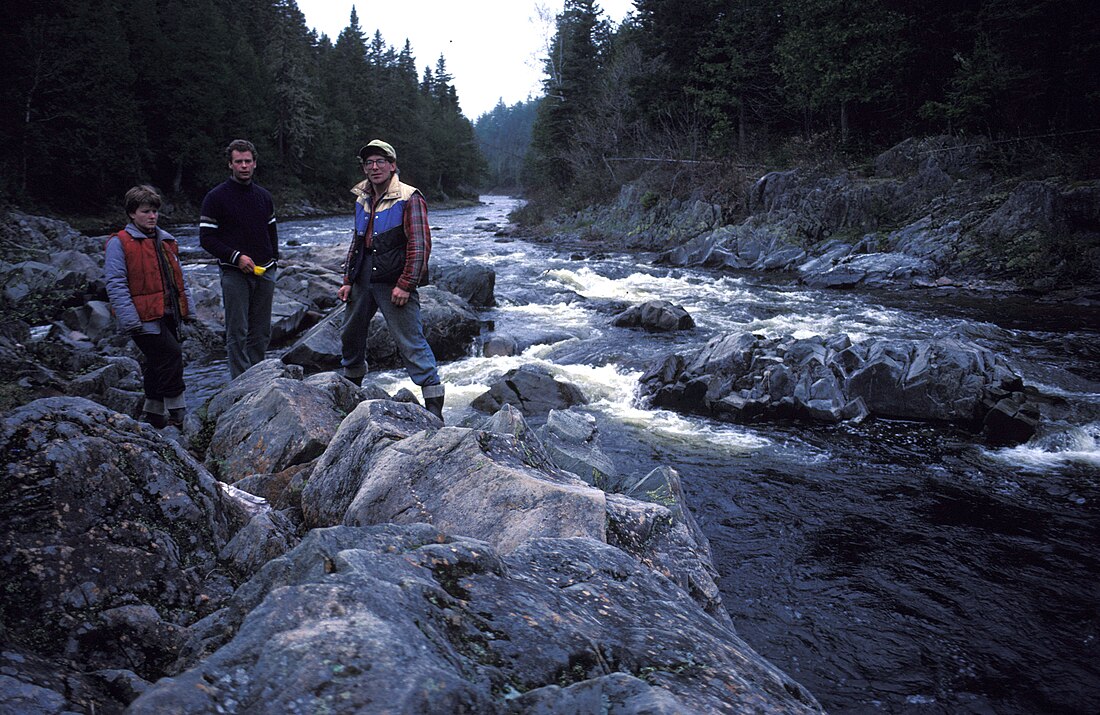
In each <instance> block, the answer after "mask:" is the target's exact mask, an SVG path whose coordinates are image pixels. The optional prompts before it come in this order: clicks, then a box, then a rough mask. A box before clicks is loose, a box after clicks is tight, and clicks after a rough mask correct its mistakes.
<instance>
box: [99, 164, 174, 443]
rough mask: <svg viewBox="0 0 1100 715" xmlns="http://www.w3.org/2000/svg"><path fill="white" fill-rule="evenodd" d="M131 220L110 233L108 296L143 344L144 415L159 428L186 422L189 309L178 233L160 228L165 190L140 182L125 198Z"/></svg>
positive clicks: (125, 325)
mask: <svg viewBox="0 0 1100 715" xmlns="http://www.w3.org/2000/svg"><path fill="white" fill-rule="evenodd" d="M124 204H125V208H126V214H127V216H129V218H130V222H129V223H128V224H127V225H126V228H124V229H122V230H121V231H119V232H118V233H115V234H112V235H111V237H110V238H108V239H107V246H106V250H107V257H106V262H105V266H104V272H105V273H106V281H107V297H108V298H109V299H110V301H111V308H112V310H113V311H114V314H115V318H116V319H117V320H118V324H119V327H120V328H121V329H122V330H123V331H124V332H125V333H126V334H127V335H129V336H130V337H131V338H133V340H134V343H135V344H136V345H137V347H138V349H139V350H141V353H142V355H144V356H145V360H144V362H143V363H142V366H141V373H142V379H143V382H144V384H145V405H144V412H143V416H142V419H143V420H144V421H146V422H148V423H149V424H151V425H152V426H153V427H156V428H157V429H162V428H164V427H167V426H168V425H169V424H172V425H175V426H177V427H179V426H182V424H183V417H184V412H185V405H184V399H183V391H184V384H183V351H182V350H181V349H180V326H181V324H182V323H183V320H184V319H185V318H187V317H188V315H189V314H190V305H191V295H190V293H189V291H188V290H187V285H186V283H184V280H183V268H182V266H181V265H180V260H179V247H178V246H177V245H176V239H175V238H173V237H172V235H171V234H169V233H168V232H167V231H165V230H164V229H160V228H157V219H158V218H159V215H160V205H161V199H160V195H159V194H158V193H157V192H156V190H155V189H154V188H153V187H151V186H146V185H142V186H135V187H133V188H132V189H130V190H129V191H127V192H126V198H125V201H124Z"/></svg>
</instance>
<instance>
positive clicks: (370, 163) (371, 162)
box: [359, 159, 390, 167]
mask: <svg viewBox="0 0 1100 715" xmlns="http://www.w3.org/2000/svg"><path fill="white" fill-rule="evenodd" d="M359 163H360V164H362V165H363V166H366V167H374V166H385V165H386V164H389V163H390V160H389V159H360V160H359Z"/></svg>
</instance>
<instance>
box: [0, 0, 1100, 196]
mask: <svg viewBox="0 0 1100 715" xmlns="http://www.w3.org/2000/svg"><path fill="white" fill-rule="evenodd" d="M349 6H350V3H349ZM490 39H491V38H490ZM0 40H2V41H0V55H2V57H3V66H4V67H5V68H6V70H7V73H8V77H7V78H6V81H5V82H4V84H3V86H2V89H0V100H2V101H0V195H2V196H4V197H7V198H8V199H9V200H10V201H12V202H13V203H16V204H18V205H20V206H23V207H24V208H27V209H34V208H43V209H48V210H51V211H53V212H55V213H68V214H79V213H95V212H98V211H102V210H104V209H110V208H111V207H114V206H116V205H117V200H118V198H119V197H120V196H121V194H122V192H123V191H125V189H126V188H127V187H129V186H131V185H133V184H134V183H136V182H138V181H148V182H151V183H153V184H155V185H156V186H158V187H160V188H161V189H162V190H163V191H165V192H166V193H167V194H168V195H169V197H170V198H171V199H172V200H173V202H175V203H178V204H183V205H194V204H196V203H197V202H198V201H199V200H200V199H201V196H202V194H203V193H204V192H205V191H206V189H207V188H209V187H210V186H211V185H213V184H214V183H215V182H217V181H219V180H221V179H222V178H223V177H224V176H225V174H226V170H225V162H224V159H223V157H222V155H221V148H222V147H223V146H224V145H225V144H226V143H227V142H228V140H229V139H232V138H236V137H247V138H249V139H251V140H252V141H254V142H255V143H256V144H257V146H258V147H259V154H260V166H261V171H260V174H259V176H260V180H261V181H262V182H264V183H265V184H267V185H269V186H270V187H271V188H272V189H274V190H275V191H276V193H277V195H278V196H279V197H280V198H281V199H282V200H283V201H284V202H290V203H292V204H294V205H297V206H304V205H306V204H308V203H312V204H314V205H315V206H320V207H334V208H338V207H340V206H342V205H343V201H344V199H345V198H346V193H345V192H346V189H347V187H348V186H349V185H350V183H352V182H354V181H356V180H357V179H358V178H359V176H360V175H359V173H358V169H357V166H356V163H355V160H354V154H355V151H356V149H357V148H358V146H360V145H361V144H362V143H363V142H364V141H366V140H367V139H369V138H372V137H376V136H379V137H385V138H387V139H389V140H390V141H392V143H394V144H395V146H397V147H398V151H399V154H400V159H401V161H400V164H401V168H402V174H403V176H404V178H405V179H406V180H407V181H409V182H410V183H414V184H415V185H417V186H419V187H420V188H422V189H423V190H424V191H425V192H426V193H428V194H429V196H431V197H432V198H433V199H440V198H461V197H469V196H472V195H474V193H475V192H476V191H477V190H478V189H482V190H484V189H507V190H510V191H523V192H524V193H525V194H526V195H527V196H528V197H529V198H531V199H532V204H531V206H532V212H533V213H534V214H535V215H536V217H537V215H539V214H542V213H543V212H544V211H548V210H556V209H567V210H569V209H574V208H578V207H581V206H584V205H588V204H591V203H594V202H599V201H601V200H603V199H606V198H608V197H609V195H613V194H614V193H615V192H616V191H617V186H618V185H619V184H621V183H624V182H627V181H633V180H637V179H638V178H639V177H640V176H642V175H643V174H644V175H646V176H647V179H648V180H650V181H658V182H660V181H662V180H663V181H664V182H665V184H666V186H668V187H677V188H681V189H688V190H692V189H695V188H697V187H698V186H713V187H716V188H717V190H720V189H721V186H722V183H723V180H724V179H728V178H729V176H730V175H732V174H735V173H737V172H738V170H739V169H741V168H744V167H749V170H750V171H752V172H757V173H758V172H759V170H760V169H761V168H763V167H767V168H772V167H782V166H786V165H790V164H792V163H798V162H816V163H820V162H821V161H822V160H823V158H825V159H839V160H840V161H851V160H855V161H858V160H859V159H860V158H861V157H866V156H868V155H870V154H871V153H872V152H875V151H878V150H880V149H882V148H884V147H886V146H889V145H891V144H893V143H895V142H897V141H899V140H900V139H902V138H905V137H908V136H913V135H925V134H944V133H947V134H956V135H958V134H967V135H975V136H981V137H985V138H986V139H993V140H1000V141H1006V140H1010V139H1011V140H1014V141H1016V140H1021V139H1024V138H1026V139H1027V141H1028V142H1029V147H1030V148H1029V151H1030V152H1031V154H1030V155H1033V156H1044V157H1050V156H1057V157H1059V158H1060V159H1061V160H1062V161H1063V162H1065V163H1064V165H1060V166H1053V167H1049V168H1047V169H1045V170H1047V171H1054V172H1059V171H1060V172H1062V173H1065V174H1067V175H1073V176H1083V175H1088V174H1089V173H1090V172H1095V170H1096V163H1097V159H1096V157H1097V156H1100V153H1098V152H1097V149H1098V148H1100V120H1098V119H1097V117H1100V111H1098V110H1100V73H1098V72H1096V67H1100V3H1096V2H1094V1H1093V0H952V1H951V2H946V1H945V0H929V1H928V2H922V3H912V2H905V1H904V0H865V1H864V2H859V3H856V4H851V3H847V2H843V1H842V0H696V1H695V2H692V3H689V4H686V5H685V4H684V3H682V2H679V1H678V0H635V2H634V12H633V13H632V14H631V15H629V16H628V17H627V18H626V20H625V21H624V22H622V23H621V24H618V25H614V24H612V23H611V22H610V21H609V20H608V19H607V18H606V16H605V15H604V13H603V12H602V10H601V9H600V6H599V4H598V3H597V2H594V1H593V0H565V2H564V4H563V9H562V11H561V12H560V13H559V14H558V15H557V17H556V22H555V24H554V26H553V28H552V36H551V37H548V38H547V49H546V51H545V53H544V54H545V57H544V58H543V61H544V69H545V75H544V81H543V89H544V92H543V96H542V97H540V98H536V99H530V100H528V101H524V102H519V103H517V104H515V105H512V106H507V105H505V104H504V103H503V102H501V103H499V104H498V105H497V107H496V108H495V109H494V110H493V111H491V112H489V113H487V114H485V115H483V116H481V117H479V118H477V123H476V126H475V125H474V124H473V123H471V120H470V119H469V118H467V117H466V116H464V115H463V113H462V110H461V106H460V102H459V97H458V95H457V93H456V91H455V88H454V85H453V84H452V81H453V77H452V76H451V75H450V74H449V72H448V70H447V65H446V60H445V58H444V57H442V56H441V57H439V58H438V60H437V61H436V62H435V63H434V65H432V66H427V65H426V66H424V67H423V69H422V70H418V68H417V60H416V58H415V57H414V56H413V54H412V48H411V47H410V45H409V44H408V42H405V44H404V46H403V48H402V49H400V50H397V49H395V48H394V47H392V46H390V45H388V44H387V42H386V40H385V39H384V38H383V37H382V36H381V35H380V34H379V33H378V32H372V31H371V30H370V28H369V27H366V28H364V27H363V26H362V24H361V23H360V20H359V18H358V17H357V15H356V13H355V11H354V9H352V11H351V14H350V17H349V24H348V26H347V27H346V28H345V29H344V30H343V31H342V32H341V33H340V35H339V36H338V37H337V38H336V39H335V40H332V39H330V38H328V37H326V36H320V37H318V36H317V35H316V34H315V33H314V32H313V31H311V30H309V29H308V28H307V26H306V24H305V19H304V16H303V15H302V13H301V12H300V11H299V9H298V7H297V5H296V3H295V2H294V0H146V1H145V2H138V1H137V0H81V1H80V2H66V3H56V2H45V1H44V0H27V1H26V2H22V3H18V4H16V5H13V6H12V7H11V8H9V9H8V11H7V17H6V22H5V24H4V25H3V27H2V28H0ZM479 148H480V151H479Z"/></svg>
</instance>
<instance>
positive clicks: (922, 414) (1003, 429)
mask: <svg viewBox="0 0 1100 715" xmlns="http://www.w3.org/2000/svg"><path fill="white" fill-rule="evenodd" d="M641 382H642V385H643V389H644V390H645V391H646V392H647V393H648V394H649V395H650V396H651V397H652V399H653V401H654V403H655V404H656V405H659V406H662V407H668V408H672V409H679V410H684V411H689V412H696V413H701V414H708V415H711V416H713V417H715V418H716V419H720V420H724V421H729V422H755V421H761V420H774V419H792V418H793V419H809V420H819V421H826V422H840V421H844V420H861V419H864V418H866V417H868V416H877V417H887V418H895V419H915V420H930V421H945V422H955V423H960V424H964V425H967V426H971V427H973V426H979V427H980V426H981V425H982V424H983V422H986V418H987V414H988V412H989V409H990V407H991V404H995V403H996V402H997V401H998V400H1000V399H1003V398H1004V397H1008V396H1013V398H1012V399H1014V400H1017V401H1018V402H1019V405H1018V406H1017V408H1015V409H1011V410H1010V409H1008V407H1007V403H1006V404H1005V406H1004V408H1003V409H1001V410H999V414H998V416H997V417H998V418H997V419H995V420H993V421H992V422H991V423H989V427H988V429H987V437H988V438H989V439H990V440H991V441H993V442H1003V441H1005V440H1009V441H1012V442H1013V443H1018V442H1020V441H1026V439H1027V438H1029V437H1030V435H1031V434H1033V433H1034V421H1033V419H1032V418H1033V417H1034V418H1036V419H1037V415H1038V413H1039V407H1038V405H1036V404H1035V403H1034V401H1033V400H1032V399H1031V397H1030V396H1028V395H1027V394H1025V393H1024V392H1022V382H1021V381H1020V378H1019V376H1018V375H1016V373H1015V372H1013V370H1012V368H1011V367H1010V366H1009V364H1008V363H1007V361H1005V360H1004V358H1002V357H1001V356H999V355H996V354H995V353H993V352H992V351H990V350H988V349H987V348H983V347H981V346H979V345H976V344H974V343H969V342H965V341H961V340H956V339H946V338H945V339H938V340H882V339H869V340H865V341H862V342H860V343H855V344H853V343H852V342H851V341H850V340H849V339H848V337H847V336H846V335H836V336H832V337H829V338H824V337H812V338H805V339H795V338H793V337H791V336H782V337H777V338H764V337H762V336H758V335H753V334H750V333H739V334H726V335H720V336H718V337H715V338H713V339H712V340H710V341H709V342H708V343H707V344H706V345H705V346H704V347H703V348H701V349H699V350H698V351H696V352H695V353H693V354H690V355H687V356H680V355H670V356H667V357H666V358H664V359H663V360H661V361H658V362H656V363H654V364H653V365H651V366H650V368H649V369H648V371H647V372H646V373H645V374H644V375H643V376H642V378H641ZM990 390H1001V391H1003V392H1004V394H1003V395H1002V396H1001V397H998V398H997V399H995V400H993V403H990V404H987V403H988V396H989V395H990V394H991V393H990ZM1004 420H1010V421H1011V422H1012V426H1011V427H1008V426H1007V425H1006V424H1005V423H1004ZM998 425H1000V426H998ZM1009 434H1011V435H1012V436H1011V437H1009V436H1008V435H1009Z"/></svg>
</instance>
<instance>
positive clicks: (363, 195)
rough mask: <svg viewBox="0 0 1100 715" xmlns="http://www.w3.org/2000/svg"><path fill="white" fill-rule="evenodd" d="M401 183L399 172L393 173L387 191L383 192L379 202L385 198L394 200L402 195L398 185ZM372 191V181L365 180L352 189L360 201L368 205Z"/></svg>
mask: <svg viewBox="0 0 1100 715" xmlns="http://www.w3.org/2000/svg"><path fill="white" fill-rule="evenodd" d="M400 183H401V181H400V180H399V179H398V178H397V172H396V171H395V172H394V173H393V176H391V177H390V183H389V185H388V186H386V190H385V191H384V192H382V195H381V196H380V197H379V200H381V199H385V198H392V197H395V196H398V195H400V193H401V192H400V189H398V185H399V184H400ZM370 189H371V185H370V179H363V180H362V181H360V182H359V183H358V184H356V185H355V186H353V187H351V193H353V194H355V195H356V196H358V197H359V198H358V200H359V201H361V202H363V203H367V202H369V201H370V198H371V193H370Z"/></svg>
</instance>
